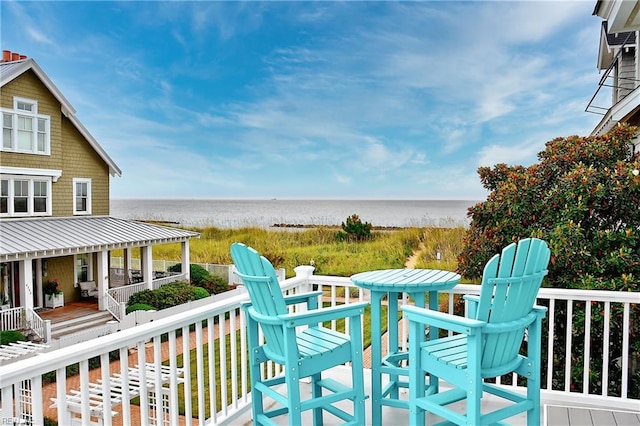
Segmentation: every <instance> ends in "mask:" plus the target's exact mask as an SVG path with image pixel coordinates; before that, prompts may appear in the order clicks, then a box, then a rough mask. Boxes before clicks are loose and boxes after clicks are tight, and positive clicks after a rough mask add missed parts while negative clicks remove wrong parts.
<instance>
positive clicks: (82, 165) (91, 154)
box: [0, 70, 109, 216]
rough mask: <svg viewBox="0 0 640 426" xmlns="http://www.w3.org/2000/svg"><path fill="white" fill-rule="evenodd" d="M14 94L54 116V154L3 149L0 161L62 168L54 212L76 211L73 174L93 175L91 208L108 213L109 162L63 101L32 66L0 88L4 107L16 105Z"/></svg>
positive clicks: (54, 195)
mask: <svg viewBox="0 0 640 426" xmlns="http://www.w3.org/2000/svg"><path fill="white" fill-rule="evenodd" d="M14 96H18V97H22V98H28V99H35V100H37V101H38V113H39V114H45V115H48V116H50V117H51V154H50V155H37V154H24V153H15V152H4V151H3V152H2V156H1V157H0V165H2V166H7V167H29V168H43V169H55V170H62V176H61V177H60V178H59V179H58V181H57V182H54V183H53V184H52V205H53V210H52V215H53V216H72V215H73V178H90V179H91V189H92V194H91V200H92V203H91V204H92V205H91V212H92V214H93V215H108V214H109V166H108V164H106V163H105V162H104V161H103V160H102V158H100V156H99V155H98V153H97V152H96V151H95V150H94V149H93V147H92V146H91V145H90V144H89V142H88V141H87V140H86V139H85V138H84V137H83V136H82V135H81V134H80V132H78V130H77V129H76V127H75V126H74V125H73V124H72V123H71V122H70V121H69V119H68V118H66V117H65V116H64V115H63V114H62V111H61V107H62V106H61V104H60V102H58V100H57V99H56V98H55V97H54V96H53V95H52V94H51V92H49V90H48V89H47V88H46V86H45V85H44V84H43V83H42V82H41V81H40V79H39V78H38V77H37V76H36V75H35V73H34V72H33V71H31V70H29V71H27V72H25V73H24V74H22V75H20V76H19V77H17V78H16V79H14V80H13V81H11V82H9V83H7V84H6V85H4V86H3V87H2V88H1V89H0V99H1V105H2V107H3V108H9V109H12V108H13V98H14Z"/></svg>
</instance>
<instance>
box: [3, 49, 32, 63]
mask: <svg viewBox="0 0 640 426" xmlns="http://www.w3.org/2000/svg"><path fill="white" fill-rule="evenodd" d="M25 59H27V55H21V54H19V53H17V52H12V51H10V50H3V51H2V61H0V62H12V61H22V60H25Z"/></svg>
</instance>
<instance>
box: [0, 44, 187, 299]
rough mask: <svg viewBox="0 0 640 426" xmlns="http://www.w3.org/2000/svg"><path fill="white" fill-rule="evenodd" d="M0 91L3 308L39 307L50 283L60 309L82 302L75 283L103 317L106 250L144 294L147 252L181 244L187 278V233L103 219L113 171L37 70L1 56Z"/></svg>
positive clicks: (21, 59) (148, 276)
mask: <svg viewBox="0 0 640 426" xmlns="http://www.w3.org/2000/svg"><path fill="white" fill-rule="evenodd" d="M0 82H1V86H0V109H1V110H2V143H1V145H0V301H1V302H2V303H1V305H2V306H3V308H4V309H8V308H23V309H25V310H29V311H33V310H34V309H35V308H40V307H44V306H45V304H46V298H45V294H44V293H43V285H45V284H46V283H47V282H50V281H54V280H55V281H57V282H58V283H59V288H60V290H61V291H62V293H63V300H64V303H68V302H72V301H75V300H78V299H80V298H81V296H86V294H81V291H80V283H85V282H93V283H95V285H96V289H95V290H97V291H93V292H92V295H93V296H97V303H98V305H99V309H100V310H105V309H107V302H108V297H107V296H108V294H107V291H108V289H109V288H110V287H113V286H114V285H115V283H114V282H113V281H114V280H113V279H112V278H113V277H110V269H111V265H110V262H111V252H112V251H113V250H123V253H124V256H123V257H124V259H125V265H124V268H123V270H129V269H132V268H131V264H130V263H129V264H128V262H129V259H131V257H132V255H131V252H132V251H134V250H137V252H135V253H134V256H133V257H140V265H141V266H140V267H139V271H140V275H141V280H142V282H143V283H145V284H147V285H148V288H151V285H152V281H153V278H154V276H153V269H152V265H153V251H152V247H153V246H154V245H156V244H166V243H181V244H182V266H183V268H182V270H183V271H188V270H189V268H188V265H189V239H190V238H192V237H196V236H198V234H197V233H195V232H190V231H186V230H182V229H176V228H169V227H163V226H158V225H153V224H149V223H143V222H135V221H127V220H123V219H119V218H115V217H110V216H109V180H110V178H111V177H112V176H114V177H115V176H120V175H121V171H120V169H119V168H118V166H117V165H116V163H115V162H114V161H113V159H112V158H111V157H109V155H108V154H107V153H106V152H105V150H104V149H103V148H102V147H101V146H100V144H99V143H98V142H97V141H96V140H95V139H94V137H93V136H92V135H91V133H89V131H88V130H87V129H86V128H85V126H83V125H82V123H81V122H80V121H79V120H78V118H77V117H76V112H75V110H74V109H73V107H72V106H71V105H70V103H69V101H68V100H67V99H66V98H65V97H64V95H63V94H62V93H61V92H60V90H58V88H57V87H56V86H55V84H54V83H53V82H52V81H51V79H50V78H49V77H48V76H47V75H46V74H45V73H44V71H43V70H42V69H41V68H40V66H38V64H37V63H36V62H35V61H34V60H33V59H31V58H27V57H25V56H23V55H19V54H16V53H12V52H10V51H6V50H5V51H3V59H2V61H1V62H0ZM136 254H137V255H139V256H135V255H136ZM185 274H187V275H186V278H188V272H185ZM125 283H128V281H127V280H126V276H125V278H124V279H123V282H120V283H119V284H120V285H122V284H125Z"/></svg>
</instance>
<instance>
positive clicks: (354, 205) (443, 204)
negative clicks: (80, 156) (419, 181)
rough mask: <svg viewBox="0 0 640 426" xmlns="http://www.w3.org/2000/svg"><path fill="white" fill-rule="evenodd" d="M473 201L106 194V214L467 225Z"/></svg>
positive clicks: (195, 222)
mask: <svg viewBox="0 0 640 426" xmlns="http://www.w3.org/2000/svg"><path fill="white" fill-rule="evenodd" d="M477 202H478V200H279V199H278V200H217V199H193V200H188V199H184V200H182V199H181V200H170V199H155V200H152V199H142V200H135V199H112V200H111V216H114V217H119V218H123V219H129V220H153V221H164V222H172V223H176V224H180V225H183V226H195V227H207V226H215V227H218V228H240V227H243V226H256V227H259V228H271V227H273V226H274V225H283V224H284V225H340V224H341V223H342V222H344V221H345V220H346V218H347V217H349V216H351V215H352V214H357V215H358V216H360V219H361V220H362V221H364V222H369V223H371V224H372V225H373V226H387V227H408V226H418V227H426V226H440V227H453V226H468V225H469V223H470V220H469V219H468V218H467V209H468V208H469V207H471V206H473V205H475V204H476V203H477Z"/></svg>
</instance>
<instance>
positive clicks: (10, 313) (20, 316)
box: [0, 308, 25, 331]
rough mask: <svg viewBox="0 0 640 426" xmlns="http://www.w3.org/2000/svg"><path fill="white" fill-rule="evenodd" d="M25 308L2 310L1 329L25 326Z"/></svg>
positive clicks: (0, 316)
mask: <svg viewBox="0 0 640 426" xmlns="http://www.w3.org/2000/svg"><path fill="white" fill-rule="evenodd" d="M24 319H25V317H24V309H22V308H9V309H2V310H0V331H7V330H20V329H22V328H23V327H24V325H25V324H24Z"/></svg>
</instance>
